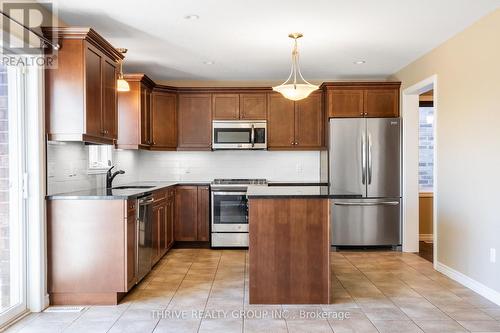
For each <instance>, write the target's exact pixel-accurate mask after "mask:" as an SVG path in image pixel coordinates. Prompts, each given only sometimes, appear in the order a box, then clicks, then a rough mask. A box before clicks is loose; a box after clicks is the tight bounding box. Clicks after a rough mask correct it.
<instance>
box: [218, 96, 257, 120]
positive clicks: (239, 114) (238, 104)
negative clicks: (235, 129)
mask: <svg viewBox="0 0 500 333" xmlns="http://www.w3.org/2000/svg"><path fill="white" fill-rule="evenodd" d="M212 108H213V119H214V120H265V119H266V113H267V111H266V94H262V93H241V94H222V93H214V94H213V95H212Z"/></svg>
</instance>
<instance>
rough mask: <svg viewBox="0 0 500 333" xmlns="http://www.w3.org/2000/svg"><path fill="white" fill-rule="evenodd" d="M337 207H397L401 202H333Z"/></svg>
mask: <svg viewBox="0 0 500 333" xmlns="http://www.w3.org/2000/svg"><path fill="white" fill-rule="evenodd" d="M333 204H334V205H337V206H397V205H399V201H382V202H335V201H334V202H333Z"/></svg>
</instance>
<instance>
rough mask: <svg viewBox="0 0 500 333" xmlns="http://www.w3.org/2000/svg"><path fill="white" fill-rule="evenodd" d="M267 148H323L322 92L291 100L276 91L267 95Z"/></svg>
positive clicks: (323, 117)
mask: <svg viewBox="0 0 500 333" xmlns="http://www.w3.org/2000/svg"><path fill="white" fill-rule="evenodd" d="M267 119H268V124H267V125H268V132H269V133H268V147H269V149H275V150H276V149H284V150H289V149H301V150H317V149H323V148H324V146H325V144H324V142H325V138H324V129H325V120H326V119H325V116H324V112H323V107H322V94H321V92H315V93H313V94H311V95H310V96H309V97H307V98H305V99H303V100H300V101H297V102H294V101H291V100H288V99H286V98H284V97H283V96H282V95H280V94H277V93H270V94H269V96H268V118H267Z"/></svg>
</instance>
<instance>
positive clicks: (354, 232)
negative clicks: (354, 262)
mask: <svg viewBox="0 0 500 333" xmlns="http://www.w3.org/2000/svg"><path fill="white" fill-rule="evenodd" d="M331 209H332V213H331V216H332V217H331V219H332V220H331V223H332V226H331V230H332V235H331V236H332V237H331V239H332V245H334V246H371V245H400V244H401V199H400V198H395V199H390V198H385V199H356V200H334V201H333V203H332V207H331Z"/></svg>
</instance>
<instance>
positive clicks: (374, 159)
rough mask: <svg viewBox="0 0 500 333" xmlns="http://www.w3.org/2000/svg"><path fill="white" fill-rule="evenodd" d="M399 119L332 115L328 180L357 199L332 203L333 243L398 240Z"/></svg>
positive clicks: (390, 242)
mask: <svg viewBox="0 0 500 333" xmlns="http://www.w3.org/2000/svg"><path fill="white" fill-rule="evenodd" d="M400 137H401V121H400V119H399V118H349V119H347V118H346V119H338V118H337V119H331V120H330V145H329V183H330V187H331V190H332V191H333V193H337V194H344V193H355V194H361V195H362V198H361V199H349V200H344V199H336V200H333V203H332V205H333V206H332V207H331V208H332V215H331V216H332V228H331V230H332V237H331V239H332V245H334V246H372V245H378V246H380V245H391V246H399V245H400V244H401V140H400Z"/></svg>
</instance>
